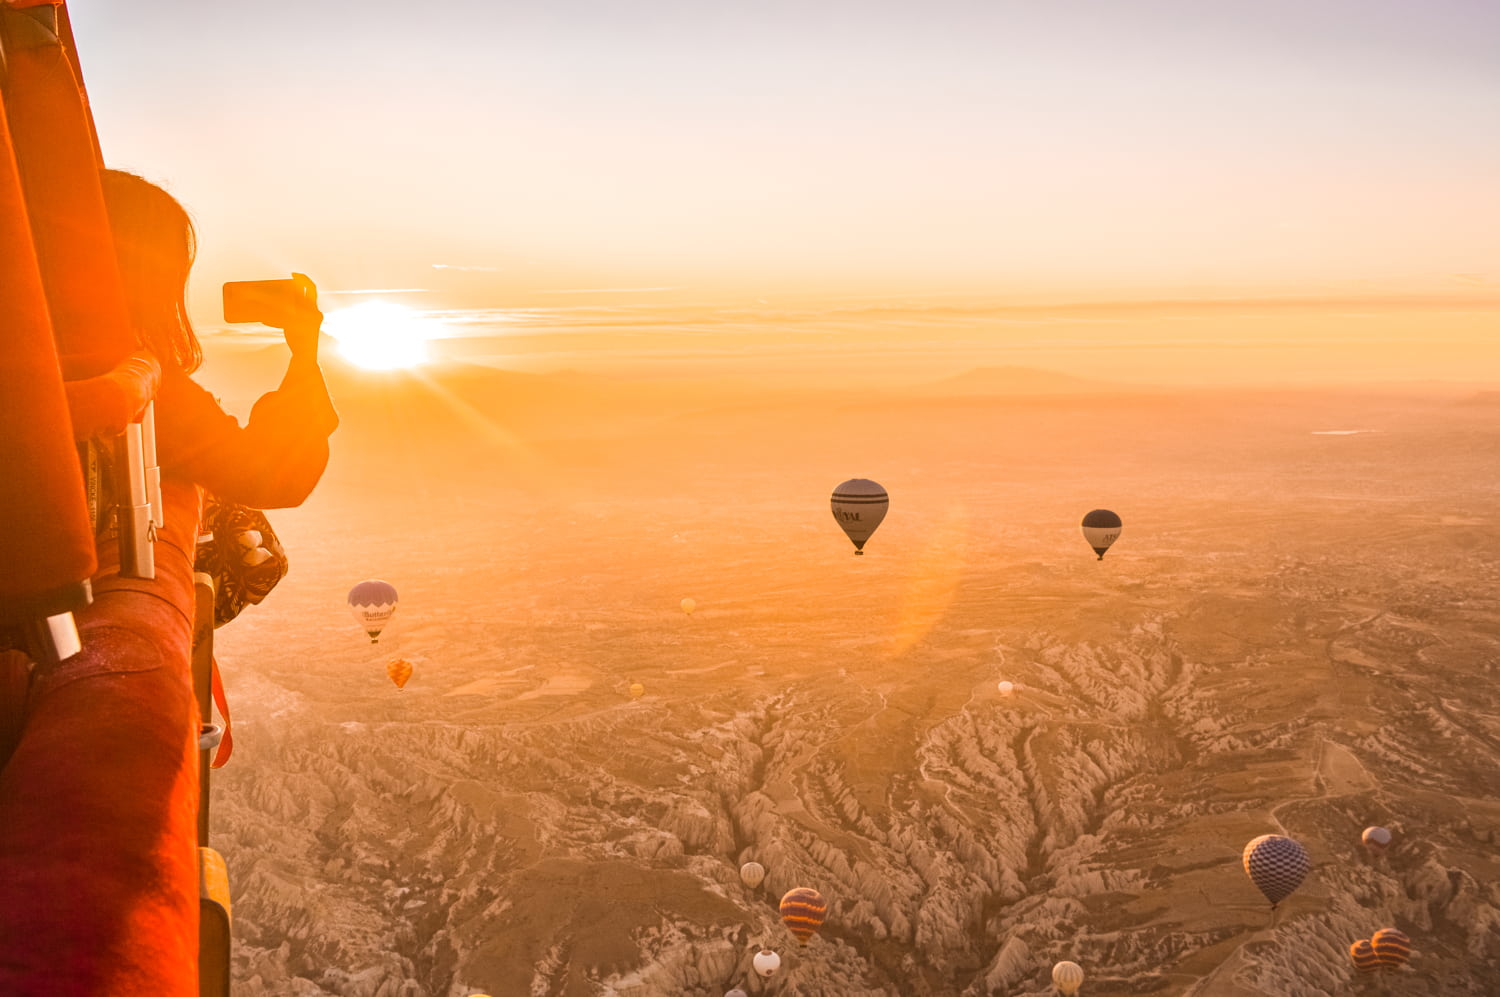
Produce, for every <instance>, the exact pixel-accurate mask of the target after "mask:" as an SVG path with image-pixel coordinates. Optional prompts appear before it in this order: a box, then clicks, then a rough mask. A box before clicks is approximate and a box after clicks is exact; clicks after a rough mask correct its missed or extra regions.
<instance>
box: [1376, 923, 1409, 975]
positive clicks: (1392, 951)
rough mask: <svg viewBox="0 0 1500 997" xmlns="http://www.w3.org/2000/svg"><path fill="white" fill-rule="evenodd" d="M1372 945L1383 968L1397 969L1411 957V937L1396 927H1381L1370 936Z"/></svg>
mask: <svg viewBox="0 0 1500 997" xmlns="http://www.w3.org/2000/svg"><path fill="white" fill-rule="evenodd" d="M1370 947H1371V948H1373V949H1374V950H1375V959H1376V960H1377V961H1378V962H1379V963H1380V968H1381V969H1383V970H1387V971H1389V970H1396V969H1400V968H1401V967H1402V966H1405V965H1406V960H1407V959H1410V958H1411V939H1410V938H1407V937H1406V935H1404V934H1402V933H1401V932H1399V931H1397V930H1396V929H1395V928H1381V929H1380V930H1379V931H1377V932H1375V934H1373V935H1371V936H1370Z"/></svg>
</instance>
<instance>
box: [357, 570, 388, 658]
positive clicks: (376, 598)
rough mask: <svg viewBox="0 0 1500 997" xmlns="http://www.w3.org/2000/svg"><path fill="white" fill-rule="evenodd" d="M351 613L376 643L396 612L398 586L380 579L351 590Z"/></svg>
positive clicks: (371, 641)
mask: <svg viewBox="0 0 1500 997" xmlns="http://www.w3.org/2000/svg"><path fill="white" fill-rule="evenodd" d="M349 612H350V613H352V614H353V615H354V619H355V620H357V621H358V622H359V625H360V626H362V627H364V628H365V633H367V634H369V635H370V643H372V644H373V643H375V638H377V637H379V636H380V631H382V630H384V629H385V626H386V624H387V623H389V622H390V621H391V616H392V615H393V614H394V613H395V612H396V586H394V585H392V584H391V583H390V582H384V581H381V580H380V579H378V578H371V579H369V580H368V581H363V582H360V583H359V584H358V585H356V586H354V587H353V588H352V589H350V590H349Z"/></svg>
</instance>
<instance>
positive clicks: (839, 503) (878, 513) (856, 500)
mask: <svg viewBox="0 0 1500 997" xmlns="http://www.w3.org/2000/svg"><path fill="white" fill-rule="evenodd" d="M890 504H891V500H890V496H888V495H886V493H885V489H884V488H881V487H880V486H879V485H877V484H876V483H875V482H873V481H871V480H869V479H868V478H850V479H849V480H848V481H846V482H844V483H843V484H841V485H839V486H838V487H837V488H835V489H834V490H833V518H834V519H836V520H838V524H839V526H841V527H843V529H844V532H845V533H847V534H849V539H850V540H852V541H854V553H856V554H863V553H864V552H865V541H866V540H869V539H870V534H872V533H874V532H875V528H876V527H877V526H879V525H880V521H881V520H883V519H885V513H886V510H887V509H889V508H890Z"/></svg>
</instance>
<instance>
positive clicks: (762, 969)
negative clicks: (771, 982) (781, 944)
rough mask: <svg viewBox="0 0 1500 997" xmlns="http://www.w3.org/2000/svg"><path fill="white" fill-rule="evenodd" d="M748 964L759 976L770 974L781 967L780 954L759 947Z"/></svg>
mask: <svg viewBox="0 0 1500 997" xmlns="http://www.w3.org/2000/svg"><path fill="white" fill-rule="evenodd" d="M750 964H751V965H752V966H754V967H755V971H756V972H757V973H759V974H760V975H761V976H772V975H774V974H775V972H776V971H777V970H778V969H780V968H781V956H779V955H777V954H776V953H775V952H772V951H771V950H770V949H761V950H760V951H759V952H757V953H755V958H754V959H752V960H751V961H750Z"/></svg>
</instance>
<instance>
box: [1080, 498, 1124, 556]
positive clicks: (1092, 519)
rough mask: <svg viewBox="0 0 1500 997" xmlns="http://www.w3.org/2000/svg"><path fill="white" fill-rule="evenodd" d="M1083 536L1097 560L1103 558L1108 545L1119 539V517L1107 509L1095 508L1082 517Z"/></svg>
mask: <svg viewBox="0 0 1500 997" xmlns="http://www.w3.org/2000/svg"><path fill="white" fill-rule="evenodd" d="M1083 538H1084V539H1085V540H1087V541H1088V542H1089V546H1090V547H1092V548H1094V553H1095V554H1098V555H1099V560H1101V561H1102V560H1104V552H1105V551H1107V550H1109V545H1110V544H1112V543H1114V542H1115V541H1116V540H1118V539H1120V517H1119V516H1117V515H1115V514H1114V513H1112V512H1110V511H1109V510H1108V509H1095V510H1094V511H1093V512H1090V513H1089V514H1088V515H1086V516H1084V517H1083Z"/></svg>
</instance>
